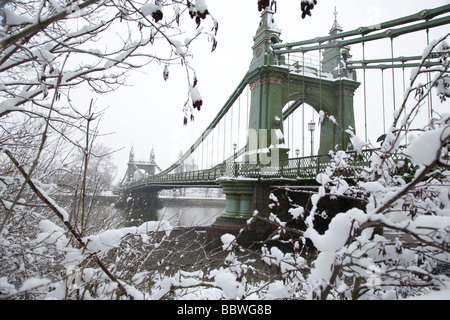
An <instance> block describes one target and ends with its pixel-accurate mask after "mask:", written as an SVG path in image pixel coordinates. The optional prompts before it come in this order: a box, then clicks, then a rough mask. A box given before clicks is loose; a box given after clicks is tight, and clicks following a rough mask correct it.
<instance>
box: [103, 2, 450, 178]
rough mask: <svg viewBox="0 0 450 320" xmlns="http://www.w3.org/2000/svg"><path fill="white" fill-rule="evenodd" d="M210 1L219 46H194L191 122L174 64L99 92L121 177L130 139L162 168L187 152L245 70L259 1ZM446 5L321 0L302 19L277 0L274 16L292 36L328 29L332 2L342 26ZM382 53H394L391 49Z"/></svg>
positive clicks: (417, 44) (293, 5)
mask: <svg viewBox="0 0 450 320" xmlns="http://www.w3.org/2000/svg"><path fill="white" fill-rule="evenodd" d="M207 4H208V7H209V11H210V12H211V13H212V15H213V16H214V18H215V19H216V20H218V22H219V33H218V36H217V40H218V46H217V49H216V50H215V51H214V52H213V53H211V52H210V51H211V44H210V43H208V42H207V41H206V40H201V41H199V42H198V43H197V45H196V46H195V47H193V48H192V51H193V53H194V59H193V61H192V62H191V65H192V66H193V67H194V68H195V69H196V72H197V76H198V79H199V82H198V88H199V90H200V93H201V95H202V98H203V101H204V102H203V106H202V111H201V112H196V113H195V121H194V122H193V123H189V125H188V126H183V112H182V106H183V104H184V102H185V100H186V95H187V90H188V88H187V85H186V81H185V79H184V78H183V73H181V72H180V70H179V71H176V70H175V69H173V70H170V78H169V80H168V81H167V82H165V81H164V80H163V77H162V70H163V68H162V66H160V65H157V64H153V65H151V66H149V67H147V68H146V69H145V70H141V71H140V72H139V73H133V74H129V78H128V82H127V83H128V85H129V86H128V87H125V88H121V89H119V90H117V91H116V92H115V93H113V94H110V95H108V96H103V97H99V98H98V100H97V106H98V107H99V108H103V107H108V110H107V112H106V113H105V115H104V117H103V119H102V122H101V126H100V129H101V131H102V132H103V133H111V134H110V135H108V136H107V137H103V138H102V139H101V140H100V141H101V142H103V143H104V144H106V145H107V146H109V147H111V148H113V149H120V148H123V149H122V150H120V151H118V152H117V153H116V154H115V163H116V165H117V166H118V176H119V178H122V176H123V175H124V173H125V170H126V163H127V160H128V155H129V151H130V148H131V146H133V147H134V151H135V154H136V158H137V159H142V160H148V158H149V154H150V151H151V148H152V147H154V149H155V153H156V162H157V163H158V164H159V166H160V167H161V168H162V169H164V168H166V167H168V166H169V165H171V164H172V163H173V162H174V161H175V160H176V156H177V154H178V153H179V151H180V150H183V151H185V149H186V148H188V147H189V146H190V145H191V144H192V143H193V142H194V141H195V140H196V139H197V138H198V137H199V135H200V134H201V132H202V131H203V130H204V129H205V127H206V125H207V124H209V123H210V121H211V120H212V119H213V118H214V117H215V115H216V114H217V112H218V111H219V110H220V109H221V108H222V106H223V105H224V103H225V101H226V100H227V98H228V97H229V96H230V94H231V93H232V92H233V90H234V89H235V88H236V86H237V85H238V83H239V82H240V80H241V79H242V78H243V76H244V75H245V73H246V72H247V70H248V67H249V65H250V62H251V58H252V50H251V47H252V44H253V36H254V35H255V32H256V29H257V27H258V24H259V20H260V13H259V12H258V10H257V1H256V0H245V1H242V0H227V1H217V0H209V1H207ZM445 4H448V0H428V1H421V0H398V1H392V0H389V1H387V0H376V1H372V0H364V1H361V0H340V1H331V0H318V5H317V6H316V7H315V8H314V10H313V12H312V17H307V18H306V19H304V20H302V19H301V13H300V4H299V1H297V0H296V1H292V0H289V1H286V0H279V1H278V11H277V13H276V14H275V21H276V23H277V25H278V27H279V28H280V29H281V30H282V34H281V38H282V40H283V41H284V42H293V41H299V40H304V39H310V38H314V37H317V36H324V35H327V34H328V32H329V30H330V28H331V26H332V24H333V21H334V15H333V11H334V8H335V7H337V11H338V22H339V24H340V25H341V26H342V27H343V29H344V31H345V30H353V29H355V28H358V27H360V26H368V25H372V24H375V23H379V22H383V21H387V20H391V19H394V18H398V17H401V16H405V15H408V14H413V13H416V12H419V11H420V10H422V9H425V8H434V7H438V6H442V5H445ZM444 29H445V28H440V29H439V30H436V31H433V32H431V33H430V35H431V40H433V37H436V36H437V35H438V34H443V33H444ZM447 31H448V26H447ZM405 46H410V47H411V48H413V49H417V50H416V51H417V52H416V53H415V54H416V55H421V54H422V52H423V48H424V47H425V46H426V37H425V35H424V33H423V34H422V35H419V36H418V41H408V43H407V44H405ZM396 50H398V52H400V51H401V49H400V48H399V49H396ZM357 51H358V50H354V51H352V52H356V53H357ZM396 55H397V54H396ZM398 55H400V54H398ZM385 56H387V57H389V56H390V51H388V52H386V55H385ZM359 59H361V57H359ZM358 79H360V77H359V78H358ZM357 134H358V132H357Z"/></svg>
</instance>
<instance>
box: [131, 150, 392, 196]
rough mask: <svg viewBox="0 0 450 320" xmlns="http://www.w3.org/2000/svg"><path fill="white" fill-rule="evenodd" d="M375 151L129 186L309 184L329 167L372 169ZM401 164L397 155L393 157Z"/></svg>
mask: <svg viewBox="0 0 450 320" xmlns="http://www.w3.org/2000/svg"><path fill="white" fill-rule="evenodd" d="M375 151H377V150H375V149H370V150H364V151H363V153H362V154H357V153H356V152H354V151H352V152H347V153H346V155H347V156H346V157H345V158H342V159H341V158H339V160H336V159H335V160H333V159H332V158H331V157H330V155H317V156H310V157H301V158H293V159H288V160H285V161H280V162H279V163H278V165H275V166H274V165H272V164H267V165H264V164H259V163H244V162H230V161H229V162H224V163H221V164H220V165H217V166H215V167H213V168H210V169H205V170H196V171H189V172H176V173H163V174H158V175H154V176H148V177H146V178H144V179H141V180H138V181H134V182H132V183H130V184H128V185H127V187H126V188H127V189H139V188H143V187H149V186H154V187H162V188H164V187H169V188H170V187H174V186H200V187H202V186H203V187H213V186H217V187H218V186H219V183H220V180H223V179H255V180H258V181H286V182H293V183H307V182H309V183H310V182H311V181H315V179H316V177H317V175H318V174H319V173H323V172H325V170H326V169H327V168H329V167H332V168H336V169H337V170H338V171H339V170H340V173H341V174H342V175H343V176H346V177H351V176H354V173H353V171H354V170H358V169H361V170H362V169H363V168H367V167H368V166H370V159H371V157H372V155H373V153H374V152H375ZM393 157H394V159H393V160H394V161H398V157H397V156H393ZM347 163H348V164H351V168H352V170H351V171H352V172H350V171H349V170H348V169H346V168H344V164H347Z"/></svg>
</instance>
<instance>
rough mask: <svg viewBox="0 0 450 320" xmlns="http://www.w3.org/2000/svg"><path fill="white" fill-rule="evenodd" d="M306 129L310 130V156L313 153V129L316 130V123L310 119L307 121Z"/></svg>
mask: <svg viewBox="0 0 450 320" xmlns="http://www.w3.org/2000/svg"><path fill="white" fill-rule="evenodd" d="M308 130H309V131H310V132H311V156H312V155H313V154H314V130H316V123H315V122H314V121H312V120H311V122H310V123H308Z"/></svg>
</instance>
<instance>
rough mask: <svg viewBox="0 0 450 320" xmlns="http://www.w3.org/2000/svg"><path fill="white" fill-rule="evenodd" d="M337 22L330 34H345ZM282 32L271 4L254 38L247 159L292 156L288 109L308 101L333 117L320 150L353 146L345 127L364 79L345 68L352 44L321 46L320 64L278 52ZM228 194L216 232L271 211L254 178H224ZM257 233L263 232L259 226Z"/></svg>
mask: <svg viewBox="0 0 450 320" xmlns="http://www.w3.org/2000/svg"><path fill="white" fill-rule="evenodd" d="M336 16H337V13H336V12H335V21H334V24H333V26H332V28H331V30H330V35H333V34H337V33H340V32H342V28H341V27H340V26H339V24H338V22H337V18H336ZM280 36H281V31H280V29H279V28H278V26H277V25H276V23H275V20H274V12H273V11H271V10H270V9H269V8H266V9H265V10H264V11H263V13H262V14H261V21H260V24H259V27H258V29H257V31H256V35H255V37H254V45H253V47H252V49H253V59H252V61H251V64H250V67H249V70H248V73H247V75H246V81H247V83H248V84H249V86H250V89H251V102H250V113H249V114H250V116H249V131H248V138H247V147H246V152H245V154H244V159H245V162H247V163H257V164H261V166H267V167H272V168H276V167H278V166H279V165H280V161H283V160H286V159H287V158H288V152H289V149H288V147H287V144H285V141H284V136H283V111H284V110H283V109H285V106H287V105H288V104H289V109H288V110H287V111H289V112H288V114H289V113H291V112H293V111H294V110H295V109H296V108H297V107H299V106H301V105H302V104H303V103H306V104H308V105H310V106H311V107H312V108H313V109H314V110H316V111H317V112H323V113H325V114H327V115H328V116H331V117H330V118H331V119H333V120H334V121H331V120H329V119H328V118H327V117H325V118H324V121H323V122H322V124H321V127H320V130H321V134H320V147H319V154H326V153H328V152H329V151H330V150H335V149H339V150H347V149H348V146H349V142H350V141H349V136H348V134H345V133H343V132H342V130H340V129H339V128H338V127H337V125H338V126H339V127H341V128H342V129H344V130H345V129H348V128H349V127H351V128H355V117H354V109H353V108H354V107H353V96H354V92H355V90H356V89H357V88H358V87H359V85H360V83H359V82H357V81H356V73H355V72H352V71H350V70H348V69H346V68H345V61H346V60H347V59H348V58H349V57H351V56H350V52H349V48H348V47H344V48H339V47H331V48H328V49H326V50H323V51H322V50H321V51H320V54H321V57H319V60H320V59H321V60H320V61H318V63H317V64H316V65H314V64H312V63H311V62H309V61H307V59H305V55H304V54H301V53H300V55H297V56H294V57H292V59H291V57H290V56H286V55H279V56H277V55H275V54H274V53H273V48H272V46H273V45H275V44H277V43H280V42H281V38H280ZM220 185H221V186H222V188H223V191H224V193H225V194H226V198H227V201H226V212H225V213H224V214H223V215H222V216H221V217H219V218H218V219H217V221H216V222H215V223H214V224H213V226H212V227H211V228H210V230H209V233H210V234H216V235H217V234H218V233H224V232H231V230H233V228H234V229H236V230H238V229H240V228H242V226H243V225H244V224H245V221H246V220H247V219H249V218H250V217H251V216H252V214H253V212H254V211H255V210H258V211H259V212H260V213H261V211H264V210H267V209H268V208H267V206H266V204H268V202H267V200H266V199H268V196H269V194H268V192H267V189H268V188H267V187H268V186H267V183H261V182H258V181H256V180H255V181H252V180H251V179H239V178H232V179H222V180H221V181H220ZM256 231H257V230H256Z"/></svg>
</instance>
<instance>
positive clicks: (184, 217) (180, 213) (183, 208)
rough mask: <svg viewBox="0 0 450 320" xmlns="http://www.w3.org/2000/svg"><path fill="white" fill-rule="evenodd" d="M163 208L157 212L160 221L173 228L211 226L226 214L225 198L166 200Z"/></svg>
mask: <svg viewBox="0 0 450 320" xmlns="http://www.w3.org/2000/svg"><path fill="white" fill-rule="evenodd" d="M160 199H161V200H162V202H163V208H162V209H159V210H158V212H157V217H158V219H159V220H167V221H169V222H170V224H171V225H172V226H174V227H175V226H178V227H194V226H209V225H211V224H213V223H214V221H216V219H217V218H218V217H219V216H220V215H221V214H222V213H224V212H225V199H224V198H164V197H160Z"/></svg>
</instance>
